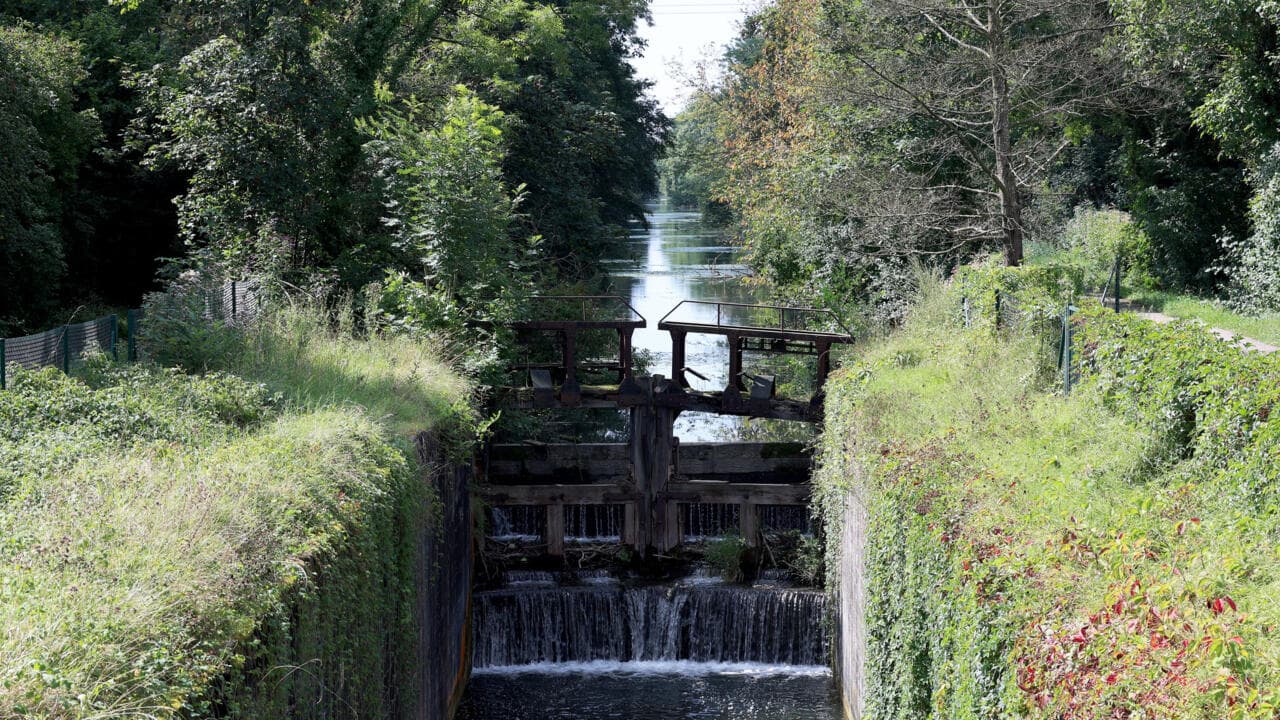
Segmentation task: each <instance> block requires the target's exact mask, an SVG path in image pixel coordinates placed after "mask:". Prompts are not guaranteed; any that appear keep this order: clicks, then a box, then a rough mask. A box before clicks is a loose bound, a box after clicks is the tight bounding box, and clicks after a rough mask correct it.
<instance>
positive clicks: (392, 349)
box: [0, 303, 471, 718]
mask: <svg viewBox="0 0 1280 720" xmlns="http://www.w3.org/2000/svg"><path fill="white" fill-rule="evenodd" d="M224 329H225V328H224ZM217 337H218V338H219V342H220V343H223V345H222V346H221V347H217V348H210V349H209V353H208V356H209V357H211V358H217V359H218V360H217V363H216V365H219V366H220V369H219V372H218V373H216V374H210V375H205V374H199V375H184V374H182V373H179V372H176V371H172V370H165V369H160V368H157V367H152V366H149V365H146V364H143V365H138V366H129V367H120V366H113V365H111V364H110V363H108V362H106V361H105V360H102V359H98V360H95V361H94V362H92V363H90V365H89V370H88V372H87V374H86V376H85V377H83V378H80V379H74V378H65V377H59V376H57V375H56V373H52V372H51V371H45V372H42V373H32V372H28V371H22V370H19V369H17V368H14V369H12V375H11V378H12V379H13V385H12V389H11V390H10V391H7V392H4V393H0V418H3V419H5V420H6V428H5V432H4V433H0V461H3V465H2V466H0V471H4V472H7V473H8V475H7V476H0V480H3V479H6V478H7V482H8V487H9V491H8V494H7V499H3V500H0V627H3V628H4V633H3V636H2V637H0V717H6V718H7V717H32V718H109V717H110V718H115V717H136V718H152V717H155V718H168V717H210V716H217V715H220V714H225V713H227V712H232V710H231V708H238V710H235V711H234V712H238V713H240V714H241V715H243V716H249V717H253V716H260V717H277V716H283V715H282V713H284V712H285V711H286V708H287V707H289V706H290V704H292V703H301V702H302V699H303V698H314V702H313V703H311V702H308V703H307V707H308V708H309V709H308V712H312V713H313V714H315V713H319V714H325V713H328V712H330V710H327V709H326V708H330V709H331V707H332V706H335V705H337V704H339V703H340V704H341V707H344V708H346V709H345V710H344V711H343V712H345V713H347V714H350V713H353V712H357V711H359V712H360V713H363V714H365V715H368V716H376V715H377V714H379V713H380V712H383V711H384V710H383V709H382V706H381V705H380V704H379V703H380V702H382V701H381V699H380V698H381V695H380V694H379V690H378V688H379V686H380V684H381V683H383V682H384V681H387V680H389V679H393V675H392V674H389V673H387V672H386V671H385V669H384V667H383V665H382V664H381V663H382V662H385V658H384V657H383V656H384V655H385V654H386V651H387V648H388V647H390V643H391V642H392V638H394V637H398V636H400V635H403V636H404V637H411V636H414V633H413V631H412V626H411V624H409V625H403V626H402V625H401V623H411V622H412V614H411V612H410V610H409V608H410V607H411V606H412V602H411V601H412V592H413V590H412V587H411V578H410V577H409V576H408V575H407V573H410V572H411V569H412V565H413V563H414V562H415V560H414V558H415V546H414V542H415V541H416V537H415V536H414V535H413V533H414V530H415V527H417V525H416V524H415V523H416V522H417V520H415V517H416V516H418V515H420V514H421V513H424V512H425V511H426V508H427V504H428V497H427V496H426V490H425V485H424V483H423V482H422V479H421V477H420V474H419V469H418V468H417V466H416V463H415V460H414V459H413V457H412V453H411V446H410V444H409V443H408V442H407V440H408V438H407V434H408V432H410V431H411V430H417V429H423V430H429V429H435V430H437V431H439V432H462V433H465V432H466V425H467V424H468V423H469V422H470V419H471V418H470V414H469V410H467V400H468V395H469V386H468V383H467V382H466V381H465V380H464V379H462V378H460V377H459V376H458V375H457V374H456V373H455V372H453V371H452V370H451V369H450V368H449V366H448V364H447V363H445V362H444V361H443V360H441V359H440V358H439V356H438V355H437V354H436V352H435V350H434V348H433V347H432V345H431V344H429V343H424V342H417V341H412V340H409V339H405V338H393V337H373V338H369V339H356V338H354V337H353V336H352V334H350V333H349V332H347V331H346V328H344V327H343V326H342V324H341V323H332V322H330V315H329V313H328V311H327V310H326V309H325V308H323V307H322V306H320V305H318V304H313V303H297V304H292V305H287V306H284V307H282V308H280V309H279V310H277V311H275V312H272V313H270V314H268V315H267V316H265V317H264V318H263V321H262V322H261V323H259V324H257V325H255V326H252V327H247V328H236V329H234V330H232V331H228V332H220V333H218V335H217ZM187 349H188V350H195V351H199V346H198V344H189V345H188V346H187ZM209 365H210V366H213V365H215V363H209ZM237 376H238V378H237ZM0 497H4V496H3V495H0ZM318 583H319V584H318ZM297 603H301V605H298V604H297ZM300 607H301V608H304V609H299V608H300ZM291 608H292V609H291ZM305 608H309V610H308V609H305ZM313 616H314V618H315V620H314V622H313V624H312V625H311V626H310V627H311V628H312V629H308V627H309V626H308V621H309V618H312V617H313ZM316 624H324V625H325V626H326V627H325V628H324V629H323V631H322V632H324V633H327V634H326V635H324V636H323V638H325V639H315V640H308V639H307V638H306V637H300V634H302V633H304V632H312V631H313V629H314V626H315V625H316ZM329 625H336V626H338V627H328V626H329ZM312 651H314V652H315V653H316V654H315V656H314V657H310V660H308V657H306V656H304V657H299V653H303V654H304V655H305V654H306V653H309V652H312ZM321 656H323V658H324V662H321V663H316V662H315V661H316V660H317V659H319V658H320V657H321ZM308 662H311V663H315V664H314V665H313V666H309V667H305V668H302V669H305V670H306V671H305V672H303V671H302V669H300V668H299V667H297V666H295V665H304V666H305V665H306V663H308ZM281 663H285V665H283V666H282V665H280V664H281ZM312 678H314V680H313V679H312ZM243 687H248V688H249V692H248V694H247V695H246V697H252V701H250V700H247V699H244V698H237V697H235V696H233V695H232V694H233V693H235V692H237V690H236V688H243ZM246 713H247V715H246Z"/></svg>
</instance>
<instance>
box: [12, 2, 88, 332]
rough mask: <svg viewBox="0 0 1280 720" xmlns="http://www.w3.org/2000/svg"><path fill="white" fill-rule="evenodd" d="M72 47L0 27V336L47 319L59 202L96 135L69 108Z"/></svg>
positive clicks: (59, 259) (56, 267) (75, 50)
mask: <svg viewBox="0 0 1280 720" xmlns="http://www.w3.org/2000/svg"><path fill="white" fill-rule="evenodd" d="M84 76H85V70H84V67H83V65H82V61H81V56H80V47H79V45H77V44H76V43H74V42H70V41H67V40H63V39H60V38H57V37H55V36H53V35H49V34H45V33H41V32H37V31H36V30H34V29H32V28H29V27H14V28H10V27H3V26H0V334H7V333H9V332H13V331H23V330H32V329H36V328H37V326H38V325H40V324H43V323H48V322H50V321H52V320H53V317H52V315H51V314H52V313H53V312H54V311H55V310H56V309H57V308H58V306H59V301H60V299H61V290H62V283H63V282H64V280H65V274H66V269H67V258H66V253H65V252H64V247H63V242H62V232H61V229H62V220H63V217H62V216H63V213H64V212H65V210H66V207H65V205H64V203H63V197H64V196H65V195H67V194H69V193H70V192H72V191H73V190H74V187H75V180H76V173H77V170H78V169H79V166H80V163H81V161H82V160H83V158H84V156H85V155H86V154H88V152H89V150H90V148H92V146H93V142H94V141H95V139H96V137H97V134H98V122H97V118H96V117H95V116H94V115H93V113H89V112H81V111H79V110H77V109H76V107H75V86H76V83H78V82H79V81H80V80H81V79H83V78H84Z"/></svg>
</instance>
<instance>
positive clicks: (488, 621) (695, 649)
mask: <svg viewBox="0 0 1280 720" xmlns="http://www.w3.org/2000/svg"><path fill="white" fill-rule="evenodd" d="M824 608H825V598H824V596H823V595H822V593H820V592H817V591H814V590H796V589H775V588H749V587H740V586H734V585H715V584H706V583H679V584H676V585H661V586H660V585H649V586H640V587H624V586H621V585H610V584H602V583H596V584H590V585H575V586H558V587H539V586H529V587H522V588H518V589H517V588H512V587H507V588H504V589H501V590H491V591H486V592H479V593H476V594H475V614H474V618H473V628H474V633H475V646H474V647H475V655H474V661H475V666H476V667H477V668H485V667H500V666H513V665H531V664H536V663H568V662H595V661H613V662H646V661H692V662H698V663H767V664H773V665H779V664H784V665H810V666H812V665H821V664H824V663H825V662H826V661H827V640H826V636H825V633H824V631H823V622H822V619H823V612H824Z"/></svg>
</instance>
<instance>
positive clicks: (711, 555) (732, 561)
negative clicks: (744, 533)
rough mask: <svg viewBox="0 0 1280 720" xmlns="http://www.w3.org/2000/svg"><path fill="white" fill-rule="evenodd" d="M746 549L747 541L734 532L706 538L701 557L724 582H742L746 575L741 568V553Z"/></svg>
mask: <svg viewBox="0 0 1280 720" xmlns="http://www.w3.org/2000/svg"><path fill="white" fill-rule="evenodd" d="M746 551H747V543H746V542H744V541H743V539H742V538H741V537H740V536H739V535H737V534H736V533H733V534H729V535H725V536H724V537H720V538H716V539H714V540H708V541H707V543H706V545H705V546H704V547H703V550H702V553H703V557H704V558H705V559H706V561H707V564H709V565H710V566H711V568H712V569H713V570H715V571H716V574H718V575H719V576H720V577H721V578H722V579H724V581H725V582H742V579H743V578H744V577H746V573H745V572H744V569H743V555H744V554H745V553H746Z"/></svg>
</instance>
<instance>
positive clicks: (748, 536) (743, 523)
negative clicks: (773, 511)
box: [738, 502, 760, 547]
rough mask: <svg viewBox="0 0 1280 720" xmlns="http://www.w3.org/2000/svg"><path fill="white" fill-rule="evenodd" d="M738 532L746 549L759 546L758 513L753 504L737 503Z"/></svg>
mask: <svg viewBox="0 0 1280 720" xmlns="http://www.w3.org/2000/svg"><path fill="white" fill-rule="evenodd" d="M738 532H740V533H742V539H743V541H744V542H746V543H747V547H756V546H758V545H759V544H760V513H759V511H758V510H757V508H756V504H755V503H753V502H744V503H738Z"/></svg>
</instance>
